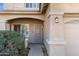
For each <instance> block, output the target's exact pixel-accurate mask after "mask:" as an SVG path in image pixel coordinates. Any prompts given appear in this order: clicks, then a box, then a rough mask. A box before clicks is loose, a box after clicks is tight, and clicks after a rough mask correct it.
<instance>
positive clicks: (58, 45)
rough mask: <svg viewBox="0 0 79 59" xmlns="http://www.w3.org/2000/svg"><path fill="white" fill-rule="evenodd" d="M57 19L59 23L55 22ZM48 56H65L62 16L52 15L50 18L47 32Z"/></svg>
mask: <svg viewBox="0 0 79 59" xmlns="http://www.w3.org/2000/svg"><path fill="white" fill-rule="evenodd" d="M56 17H58V21H59V23H56V22H55V18H56ZM49 33H50V35H49V41H48V44H49V55H50V56H63V55H65V44H66V42H65V40H64V23H63V14H52V15H51V17H50V30H49Z"/></svg>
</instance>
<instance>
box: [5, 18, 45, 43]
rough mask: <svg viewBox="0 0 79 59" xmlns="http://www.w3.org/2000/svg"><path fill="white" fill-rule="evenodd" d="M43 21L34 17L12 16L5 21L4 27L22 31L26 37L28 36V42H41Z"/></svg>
mask: <svg viewBox="0 0 79 59" xmlns="http://www.w3.org/2000/svg"><path fill="white" fill-rule="evenodd" d="M43 22H44V21H42V20H40V19H35V18H26V17H24V18H13V19H9V20H8V21H7V24H8V26H6V29H8V30H13V31H17V32H21V33H24V35H25V36H26V37H27V36H28V38H29V40H28V41H29V42H30V43H42V42H43ZM26 32H27V33H29V34H26Z"/></svg>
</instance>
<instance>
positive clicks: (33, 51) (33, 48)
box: [28, 44, 44, 56]
mask: <svg viewBox="0 0 79 59" xmlns="http://www.w3.org/2000/svg"><path fill="white" fill-rule="evenodd" d="M29 47H30V50H29V54H28V56H44V54H43V50H42V47H43V45H42V44H30V45H29Z"/></svg>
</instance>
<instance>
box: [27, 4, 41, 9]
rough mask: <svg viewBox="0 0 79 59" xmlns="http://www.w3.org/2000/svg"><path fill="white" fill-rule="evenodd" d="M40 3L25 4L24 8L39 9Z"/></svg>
mask: <svg viewBox="0 0 79 59" xmlns="http://www.w3.org/2000/svg"><path fill="white" fill-rule="evenodd" d="M39 5H40V3H26V8H39Z"/></svg>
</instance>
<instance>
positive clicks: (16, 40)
mask: <svg viewBox="0 0 79 59" xmlns="http://www.w3.org/2000/svg"><path fill="white" fill-rule="evenodd" d="M0 55H4V56H5V55H6V56H20V55H21V56H22V55H26V54H25V38H24V36H23V35H22V34H20V33H17V32H14V31H0Z"/></svg>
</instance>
